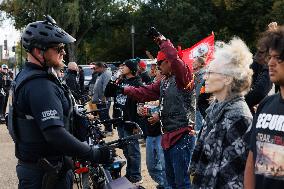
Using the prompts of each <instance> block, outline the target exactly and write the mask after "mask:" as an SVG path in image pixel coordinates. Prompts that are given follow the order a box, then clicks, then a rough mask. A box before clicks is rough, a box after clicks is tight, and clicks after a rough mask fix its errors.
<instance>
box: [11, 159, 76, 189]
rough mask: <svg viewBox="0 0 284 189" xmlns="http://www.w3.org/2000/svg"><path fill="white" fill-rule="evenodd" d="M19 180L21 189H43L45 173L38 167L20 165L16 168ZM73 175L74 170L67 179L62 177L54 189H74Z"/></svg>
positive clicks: (67, 175) (68, 173)
mask: <svg viewBox="0 0 284 189" xmlns="http://www.w3.org/2000/svg"><path fill="white" fill-rule="evenodd" d="M16 171H17V176H18V179H19V185H18V188H19V189H41V187H42V178H43V175H44V174H45V172H44V171H43V170H42V169H40V168H36V167H32V166H29V165H22V164H18V165H17V167H16ZM72 188H73V173H72V170H69V171H67V173H66V175H65V177H62V178H61V179H60V180H59V181H58V183H57V184H56V187H55V188H54V189H72Z"/></svg>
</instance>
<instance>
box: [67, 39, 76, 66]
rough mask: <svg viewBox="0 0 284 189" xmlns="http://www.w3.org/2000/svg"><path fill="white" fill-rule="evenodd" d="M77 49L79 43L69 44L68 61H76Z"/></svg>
mask: <svg viewBox="0 0 284 189" xmlns="http://www.w3.org/2000/svg"><path fill="white" fill-rule="evenodd" d="M76 51H77V45H76V44H75V43H71V44H68V45H67V55H66V58H67V61H68V62H76Z"/></svg>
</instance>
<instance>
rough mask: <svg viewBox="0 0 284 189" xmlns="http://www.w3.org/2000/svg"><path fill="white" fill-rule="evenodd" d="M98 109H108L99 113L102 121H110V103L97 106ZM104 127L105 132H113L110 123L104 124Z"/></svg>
mask: <svg viewBox="0 0 284 189" xmlns="http://www.w3.org/2000/svg"><path fill="white" fill-rule="evenodd" d="M97 108H98V109H102V108H107V109H106V110H103V111H99V116H100V120H101V121H103V120H108V119H110V117H109V108H110V103H102V104H97ZM104 126H105V131H107V132H112V125H111V124H110V123H107V124H104Z"/></svg>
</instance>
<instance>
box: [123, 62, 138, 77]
mask: <svg viewBox="0 0 284 189" xmlns="http://www.w3.org/2000/svg"><path fill="white" fill-rule="evenodd" d="M123 64H124V65H125V66H127V67H128V68H129V70H130V71H131V73H132V74H133V75H136V72H137V70H138V62H137V60H136V59H130V60H126V61H125V62H124V63H123Z"/></svg>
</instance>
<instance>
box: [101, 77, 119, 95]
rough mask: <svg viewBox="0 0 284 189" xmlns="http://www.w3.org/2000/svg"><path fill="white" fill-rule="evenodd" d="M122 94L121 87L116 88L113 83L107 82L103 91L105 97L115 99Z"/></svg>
mask: <svg viewBox="0 0 284 189" xmlns="http://www.w3.org/2000/svg"><path fill="white" fill-rule="evenodd" d="M122 93H123V87H120V86H118V85H117V84H116V83H115V82H113V81H109V82H108V84H107V86H106V89H105V93H104V95H105V97H115V96H116V95H118V94H122Z"/></svg>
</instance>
